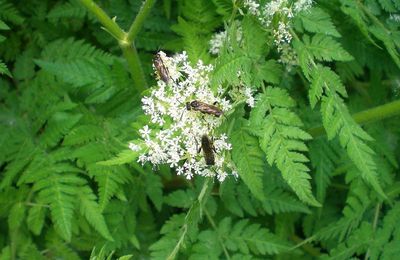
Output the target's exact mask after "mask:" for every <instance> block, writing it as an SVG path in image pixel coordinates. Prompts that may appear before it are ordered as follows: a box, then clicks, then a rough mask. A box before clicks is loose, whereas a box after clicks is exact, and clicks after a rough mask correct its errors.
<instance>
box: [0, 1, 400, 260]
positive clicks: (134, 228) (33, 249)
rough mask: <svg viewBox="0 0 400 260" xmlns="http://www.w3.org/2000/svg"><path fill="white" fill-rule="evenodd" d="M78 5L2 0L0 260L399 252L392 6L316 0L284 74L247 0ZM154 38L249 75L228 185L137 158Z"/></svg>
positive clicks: (397, 75) (157, 45) (397, 41)
mask: <svg viewBox="0 0 400 260" xmlns="http://www.w3.org/2000/svg"><path fill="white" fill-rule="evenodd" d="M262 2H268V1H262ZM91 3H93V2H92V1H90V0H70V1H43V0H31V1H11V0H0V74H1V77H0V259H88V258H89V257H91V258H92V259H105V258H107V257H109V258H110V259H111V258H112V257H114V258H115V257H121V259H128V258H129V255H131V257H132V259H139V258H142V259H167V258H168V259H174V258H178V259H255V258H257V259H266V258H268V259H269V258H274V259H314V258H323V259H325V258H327V259H330V258H332V259H350V258H353V259H361V258H363V259H394V258H396V256H398V254H399V250H400V229H399V226H398V225H397V224H398V223H399V221H400V200H399V194H400V182H399V177H398V176H397V175H398V173H399V168H398V167H399V166H398V164H399V158H400V149H399V143H398V142H399V137H400V120H399V117H398V116H396V115H398V114H399V113H400V101H399V99H400V83H399V82H400V69H399V68H400V53H399V50H400V19H399V17H398V15H399V13H400V2H399V1H397V0H367V1H359V0H355V1H353V0H319V1H314V4H313V7H312V8H311V9H310V10H309V11H307V12H303V13H300V14H299V15H298V16H296V18H295V19H294V20H293V23H292V34H293V36H294V39H293V50H294V52H295V54H296V55H297V58H298V63H299V66H296V67H293V68H292V69H291V70H288V69H287V68H285V67H284V66H283V65H282V64H281V63H279V62H278V59H279V53H278V52H277V51H276V47H275V46H274V38H273V33H272V31H271V30H270V29H266V28H264V27H263V26H261V24H260V23H259V22H258V20H257V19H255V18H254V17H252V16H250V15H247V14H244V15H242V14H241V12H240V11H241V10H242V11H244V9H243V3H242V1H231V0H213V1H210V0H196V1H191V0H175V1H172V0H164V1H158V2H157V3H155V4H154V1H148V0H147V1H145V4H144V5H143V6H142V2H140V1H134V0H117V1H115V0H113V1H105V0H102V1H96V4H97V5H98V6H99V7H101V8H102V9H103V10H104V11H105V13H104V14H108V15H109V17H115V19H114V21H115V22H113V20H111V19H109V18H107V16H99V15H100V14H101V9H96V8H93V5H91ZM153 4H154V6H153ZM142 7H143V8H142ZM141 8H142V9H141ZM139 10H141V11H139ZM148 11H149V12H148ZM138 13H139V15H137V14H138ZM244 13H246V11H244ZM136 15H137V16H136ZM396 15H397V18H396ZM135 17H136V20H134V19H135ZM142 18H143V19H142ZM133 21H135V22H134V23H133V25H134V26H132V27H131V24H132V22H133ZM277 23H278V21H273V23H272V26H277ZM118 26H120V28H122V30H123V31H122V30H121V29H120V28H119V27H118ZM238 26H240V27H241V28H242V33H243V38H242V41H241V42H240V43H237V42H236V41H230V42H229V43H228V44H227V45H226V46H228V47H226V48H223V49H222V50H221V53H220V54H219V56H218V57H217V56H211V55H210V54H209V52H208V49H209V44H208V42H209V40H210V38H211V36H212V34H213V33H215V32H218V31H221V30H224V29H225V30H227V32H228V35H230V38H231V39H235V37H234V36H235V35H236V32H237V30H238ZM102 27H103V28H102ZM130 28H131V30H130ZM124 31H126V32H128V31H129V33H128V34H126V33H125V32H124ZM126 36H127V37H126ZM131 43H134V45H133V44H131ZM160 49H162V50H165V51H167V52H169V53H174V52H180V51H183V50H185V51H187V53H188V55H189V58H190V60H191V61H192V62H196V61H197V60H198V59H202V60H203V61H205V62H207V63H212V64H214V65H215V70H214V72H213V75H212V87H213V88H216V87H217V86H218V85H219V84H222V85H223V86H224V87H225V88H227V89H229V88H232V87H234V86H235V85H236V86H237V84H239V83H240V82H239V79H238V77H237V71H239V70H240V71H241V80H242V81H243V83H244V84H245V85H247V86H252V88H253V90H254V93H255V95H256V106H255V107H254V108H253V109H249V108H248V107H244V106H240V107H238V108H236V110H235V111H234V113H232V114H230V115H229V117H228V118H227V120H226V126H224V127H226V128H229V129H230V131H229V133H230V136H229V139H230V141H231V143H232V146H233V150H232V159H233V161H234V162H235V164H236V166H237V167H238V171H239V175H240V178H239V179H238V180H235V179H232V178H228V179H227V180H226V181H225V182H223V183H221V184H219V183H218V182H217V181H215V180H209V179H208V180H206V179H204V178H195V179H194V180H192V181H187V180H185V179H182V178H179V177H177V176H176V175H175V173H174V170H173V169H169V168H167V167H159V168H155V169H153V168H152V167H151V165H145V166H141V165H140V164H137V163H136V158H137V154H135V153H134V152H132V151H130V150H129V149H128V147H127V145H128V142H129V141H132V140H136V139H138V134H137V130H138V129H139V128H140V127H142V126H143V125H144V124H146V120H147V118H146V117H144V116H143V112H142V110H141V104H140V98H141V96H142V95H143V93H146V91H147V90H146V89H148V86H154V85H155V79H154V75H153V72H152V65H151V59H152V57H153V55H154V53H155V52H156V51H158V50H160ZM143 91H144V92H143ZM112 252H114V255H113V256H111V253H112ZM122 256H125V257H122Z"/></svg>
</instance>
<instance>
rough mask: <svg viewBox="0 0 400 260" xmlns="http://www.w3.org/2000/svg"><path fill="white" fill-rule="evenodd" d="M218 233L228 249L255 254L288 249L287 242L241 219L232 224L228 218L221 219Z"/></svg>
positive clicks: (276, 252) (280, 251)
mask: <svg viewBox="0 0 400 260" xmlns="http://www.w3.org/2000/svg"><path fill="white" fill-rule="evenodd" d="M218 233H219V234H220V235H221V237H222V239H223V240H224V244H225V246H226V247H227V249H228V250H230V251H234V252H236V251H240V252H241V253H243V254H249V253H250V252H252V253H254V254H257V255H265V254H270V255H272V254H279V253H282V252H285V251H287V250H288V249H289V243H288V242H286V241H284V240H282V239H280V238H279V237H277V236H276V235H274V234H272V233H271V232H270V231H269V230H268V229H266V228H262V227H261V226H260V225H259V224H249V220H247V219H243V220H240V221H238V222H236V223H234V224H233V225H232V220H231V219H230V218H225V219H223V220H221V222H220V223H219V225H218Z"/></svg>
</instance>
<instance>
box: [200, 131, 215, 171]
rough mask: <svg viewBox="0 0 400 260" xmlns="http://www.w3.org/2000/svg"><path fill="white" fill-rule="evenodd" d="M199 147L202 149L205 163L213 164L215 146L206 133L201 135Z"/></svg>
mask: <svg viewBox="0 0 400 260" xmlns="http://www.w3.org/2000/svg"><path fill="white" fill-rule="evenodd" d="M201 149H203V155H204V159H205V160H206V164H207V165H214V164H215V156H214V152H215V148H214V144H213V143H212V141H211V140H210V138H209V137H208V136H207V135H203V136H202V137H201Z"/></svg>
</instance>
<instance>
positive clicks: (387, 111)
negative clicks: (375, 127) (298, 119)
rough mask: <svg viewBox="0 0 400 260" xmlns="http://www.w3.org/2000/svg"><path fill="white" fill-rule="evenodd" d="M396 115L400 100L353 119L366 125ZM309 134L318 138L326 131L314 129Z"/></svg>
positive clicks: (398, 111) (399, 109)
mask: <svg viewBox="0 0 400 260" xmlns="http://www.w3.org/2000/svg"><path fill="white" fill-rule="evenodd" d="M396 115H400V100H396V101H393V102H390V103H387V104H384V105H381V106H377V107H374V108H370V109H367V110H364V111H361V112H358V113H355V114H353V115H352V117H353V119H354V121H356V122H357V123H358V124H365V123H369V122H374V121H379V120H383V119H385V118H388V117H392V116H396ZM308 133H309V134H311V135H312V136H313V137H318V136H321V135H324V134H325V129H324V127H323V126H318V127H313V128H311V129H309V130H308Z"/></svg>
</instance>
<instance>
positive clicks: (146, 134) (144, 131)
mask: <svg viewBox="0 0 400 260" xmlns="http://www.w3.org/2000/svg"><path fill="white" fill-rule="evenodd" d="M139 133H140V134H141V135H142V137H143V139H148V138H149V137H150V133H151V129H149V126H148V125H145V126H144V127H143V128H142V129H140V130H139Z"/></svg>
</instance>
